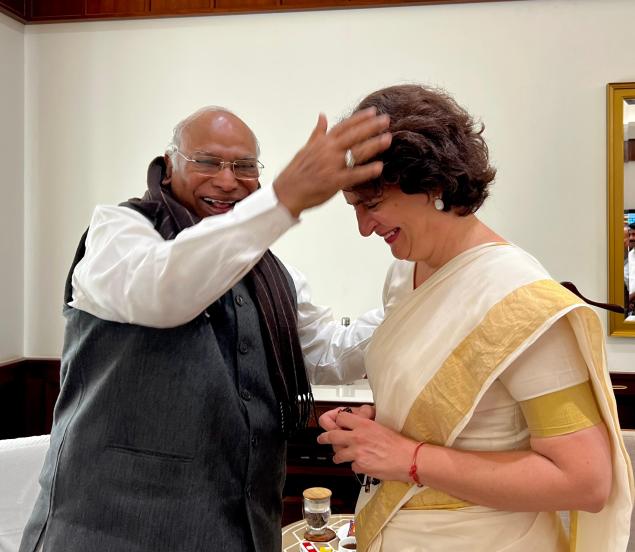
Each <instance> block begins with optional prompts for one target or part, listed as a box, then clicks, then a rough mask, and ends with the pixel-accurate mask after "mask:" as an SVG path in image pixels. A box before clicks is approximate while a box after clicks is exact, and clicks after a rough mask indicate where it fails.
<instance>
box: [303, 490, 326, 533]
mask: <svg viewBox="0 0 635 552" xmlns="http://www.w3.org/2000/svg"><path fill="white" fill-rule="evenodd" d="M302 496H303V497H304V502H303V505H302V514H303V516H304V520H305V521H306V524H307V527H308V531H307V532H308V533H309V534H311V535H315V536H320V535H323V534H324V532H325V531H326V529H327V527H328V522H329V519H330V518H331V490H330V489H327V488H326V487H311V488H310V489H305V490H304V492H303V493H302Z"/></svg>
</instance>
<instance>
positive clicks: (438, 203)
mask: <svg viewBox="0 0 635 552" xmlns="http://www.w3.org/2000/svg"><path fill="white" fill-rule="evenodd" d="M434 208H435V209H436V210H437V211H443V209H445V203H443V200H442V199H441V197H440V196H439V197H437V198H435V199H434Z"/></svg>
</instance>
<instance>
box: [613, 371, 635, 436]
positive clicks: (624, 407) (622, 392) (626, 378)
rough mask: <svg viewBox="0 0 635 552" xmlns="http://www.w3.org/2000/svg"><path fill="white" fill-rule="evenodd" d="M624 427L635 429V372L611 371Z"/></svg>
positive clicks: (616, 400) (619, 413) (618, 411)
mask: <svg viewBox="0 0 635 552" xmlns="http://www.w3.org/2000/svg"><path fill="white" fill-rule="evenodd" d="M611 383H612V384H613V393H615V402H616V403H617V413H618V416H619V418H620V425H621V426H622V429H635V373H626V372H611Z"/></svg>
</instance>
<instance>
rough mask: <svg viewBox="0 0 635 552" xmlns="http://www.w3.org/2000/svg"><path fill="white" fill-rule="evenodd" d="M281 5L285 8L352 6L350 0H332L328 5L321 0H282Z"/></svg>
mask: <svg viewBox="0 0 635 552" xmlns="http://www.w3.org/2000/svg"><path fill="white" fill-rule="evenodd" d="M280 6H282V7H283V8H341V7H347V6H350V2H349V1H348V0H331V1H330V2H329V3H328V6H325V5H324V2H320V1H319V0H318V1H316V0H280Z"/></svg>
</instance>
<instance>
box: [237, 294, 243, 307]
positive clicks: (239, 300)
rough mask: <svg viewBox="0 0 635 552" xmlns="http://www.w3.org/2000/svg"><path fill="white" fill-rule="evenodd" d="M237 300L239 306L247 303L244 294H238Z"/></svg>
mask: <svg viewBox="0 0 635 552" xmlns="http://www.w3.org/2000/svg"><path fill="white" fill-rule="evenodd" d="M235 301H236V304H237V305H238V306H239V307H242V306H243V305H244V304H245V298H244V297H243V296H242V295H236V299H235Z"/></svg>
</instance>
